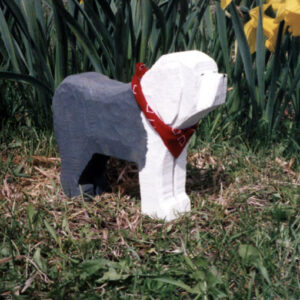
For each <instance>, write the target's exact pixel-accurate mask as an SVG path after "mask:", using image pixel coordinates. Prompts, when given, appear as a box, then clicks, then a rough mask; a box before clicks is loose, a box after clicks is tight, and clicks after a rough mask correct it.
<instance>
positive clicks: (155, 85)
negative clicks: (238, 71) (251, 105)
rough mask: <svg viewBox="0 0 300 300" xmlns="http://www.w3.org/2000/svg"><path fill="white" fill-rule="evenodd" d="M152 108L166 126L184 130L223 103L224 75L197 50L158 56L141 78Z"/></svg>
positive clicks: (224, 93)
mask: <svg viewBox="0 0 300 300" xmlns="http://www.w3.org/2000/svg"><path fill="white" fill-rule="evenodd" d="M141 85H142V89H143V93H144V95H145V98H146V100H147V102H148V103H149V105H150V106H151V108H152V109H153V110H154V111H155V112H156V113H157V114H158V116H159V117H160V118H161V119H162V120H163V121H164V122H165V123H166V124H168V125H171V126H172V127H175V128H180V129H181V128H187V127H190V126H192V125H194V124H195V123H196V122H198V121H199V120H200V119H201V118H203V117H204V116H205V115H206V114H207V113H209V112H210V111H212V110H213V109H215V108H216V107H217V106H218V105H220V104H222V103H224V102H225V99H226V87H227V76H226V75H225V74H219V73H218V67H217V64H216V62H215V61H214V60H213V59H212V58H211V57H209V56H208V55H206V54H204V53H202V52H200V51H196V50H193V51H185V52H176V53H172V54H166V55H163V56H161V57H160V58H159V59H158V61H157V62H156V63H155V64H154V65H153V66H152V68H151V69H150V70H149V71H148V72H147V73H146V74H145V75H144V76H143V78H142V82H141Z"/></svg>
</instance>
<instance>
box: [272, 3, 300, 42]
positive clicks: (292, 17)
mask: <svg viewBox="0 0 300 300" xmlns="http://www.w3.org/2000/svg"><path fill="white" fill-rule="evenodd" d="M268 3H270V4H272V8H273V9H274V10H275V11H276V22H277V23H280V22H281V21H285V25H286V27H288V30H289V32H290V33H291V34H292V35H293V36H300V0H268Z"/></svg>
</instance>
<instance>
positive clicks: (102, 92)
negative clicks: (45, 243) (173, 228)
mask: <svg viewBox="0 0 300 300" xmlns="http://www.w3.org/2000/svg"><path fill="white" fill-rule="evenodd" d="M53 115H54V130H55V136H56V139H57V143H58V147H59V152H60V155H61V184H62V187H63V190H64V192H65V193H66V194H67V195H68V196H69V197H73V196H77V195H79V194H80V190H79V184H81V185H82V190H83V192H85V193H89V194H101V192H103V190H104V188H105V179H104V170H105V164H106V160H107V157H108V156H113V157H116V158H120V159H124V160H127V161H132V162H136V163H137V164H138V166H139V167H140V168H143V166H144V164H145V153H146V152H147V144H146V142H147V141H146V131H145V128H144V126H143V124H142V118H141V110H140V108H139V107H138V105H137V103H136V100H135V98H134V96H133V94H132V91H131V86H130V84H128V83H127V84H125V83H121V82H119V81H115V80H111V79H109V78H108V77H106V76H104V75H102V74H99V73H95V72H90V73H82V74H78V75H72V76H69V77H67V78H66V79H65V80H64V81H63V82H62V84H61V85H60V86H59V87H58V89H57V90H56V92H55V95H54V99H53ZM89 161H90V163H89Z"/></svg>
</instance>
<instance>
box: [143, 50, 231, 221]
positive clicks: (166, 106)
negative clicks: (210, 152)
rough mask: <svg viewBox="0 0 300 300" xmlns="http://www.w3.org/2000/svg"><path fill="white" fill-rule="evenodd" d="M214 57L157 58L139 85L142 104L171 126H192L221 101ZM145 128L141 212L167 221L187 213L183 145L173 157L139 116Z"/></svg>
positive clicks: (221, 81)
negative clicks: (145, 101) (141, 91)
mask: <svg viewBox="0 0 300 300" xmlns="http://www.w3.org/2000/svg"><path fill="white" fill-rule="evenodd" d="M217 72H218V69H217V65H216V63H215V61H214V60H213V59H212V58H210V57H209V56H208V55H206V54H204V53H202V52H199V51H186V52H178V53H173V54H168V55H164V56H162V57H161V58H160V59H159V60H158V61H157V62H156V63H155V64H154V65H153V66H152V68H151V69H150V70H149V71H148V72H147V73H146V74H145V75H144V77H143V78H142V81H141V84H142V89H143V93H144V95H145V98H146V100H147V102H148V103H149V104H150V106H151V107H152V109H153V110H154V111H155V112H156V113H157V114H158V115H159V117H160V118H161V119H162V120H163V121H164V122H165V123H166V124H168V125H170V126H172V127H174V128H180V129H182V128H187V127H190V126H192V125H194V124H195V123H196V122H198V121H199V120H200V119H201V118H203V117H204V116H205V115H206V114H207V113H209V112H210V111H212V110H213V109H215V108H216V107H217V106H219V105H220V104H222V103H224V102H225V98H226V87H227V77H226V75H224V74H219V73H217ZM142 120H143V124H144V126H145V129H146V132H147V148H148V151H147V153H146V164H145V166H144V168H142V169H140V170H139V181H140V190H141V199H142V205H141V206H142V213H143V214H146V215H149V216H151V217H156V218H162V219H165V220H167V221H169V220H173V219H175V218H176V217H177V216H178V215H179V214H181V213H185V212H189V211H190V209H191V204H190V199H189V197H188V195H187V194H186V191H185V183H186V155H187V148H188V146H187V145H186V147H185V149H184V150H183V152H182V153H181V155H180V156H179V157H178V158H177V159H175V158H174V157H173V156H172V155H171V154H170V152H169V151H168V149H167V148H166V147H165V146H164V144H163V142H162V140H161V138H160V137H159V135H158V133H157V132H156V131H155V130H154V129H153V128H152V126H151V125H150V123H149V122H148V120H147V119H146V118H145V117H144V116H142Z"/></svg>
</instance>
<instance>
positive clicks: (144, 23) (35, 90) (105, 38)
mask: <svg viewBox="0 0 300 300" xmlns="http://www.w3.org/2000/svg"><path fill="white" fill-rule="evenodd" d="M237 4H239V7H237V6H236V5H237ZM255 4H257V5H258V4H259V5H262V4H263V1H244V0H242V1H233V2H232V3H231V4H230V5H229V7H228V9H227V10H226V11H223V10H222V9H221V8H220V4H219V1H209V0H205V1H200V0H194V1H185V0H145V1H139V0H130V1H129V0H125V1H120V0H105V1H102V0H101V1H100V0H85V1H83V4H80V3H79V1H78V0H67V1H63V0H20V1H19V0H3V1H2V2H1V4H0V24H1V33H0V35H1V38H0V84H1V86H2V88H1V90H2V91H3V90H4V89H6V87H7V86H8V85H7V83H5V82H7V80H12V81H14V82H18V89H17V91H18V92H19V93H20V94H19V97H17V98H20V97H24V101H23V102H22V105H21V106H20V105H19V104H18V103H19V102H18V101H17V100H16V97H14V94H16V92H14V93H12V94H8V93H7V91H6V92H5V96H2V101H4V100H3V97H5V98H6V99H5V106H4V107H5V108H4V109H2V111H1V115H2V120H8V119H10V120H11V119H15V115H16V114H17V115H20V114H23V115H24V114H25V113H24V110H26V120H27V123H30V124H35V125H39V126H42V127H45V126H48V128H49V125H50V124H51V119H52V114H51V102H52V96H53V93H54V91H55V88H56V87H57V86H58V84H59V83H60V82H61V81H62V80H63V79H64V78H65V77H66V76H67V75H69V74H73V73H79V72H84V71H92V70H93V71H98V72H102V73H104V74H106V75H108V76H109V77H111V78H115V79H118V80H121V81H124V82H128V81H129V80H130V79H131V76H132V74H133V73H134V71H135V64H136V63H137V62H138V61H143V62H145V63H146V64H148V66H149V67H151V65H152V64H153V63H154V62H155V61H156V60H157V59H158V57H160V56H161V55H162V54H164V53H168V52H174V51H182V50H189V49H198V50H201V51H203V52H205V53H207V54H209V55H210V56H212V57H213V58H214V59H215V60H216V61H217V64H218V66H219V68H220V70H221V72H226V73H227V74H228V81H229V91H228V97H227V103H226V105H224V106H223V107H221V108H219V109H218V110H216V111H214V112H213V113H211V114H210V115H209V116H207V117H206V118H205V119H204V120H201V122H200V129H199V131H198V136H200V137H201V138H202V139H204V140H221V139H223V140H224V139H228V138H231V137H232V136H239V137H240V139H241V140H242V141H244V142H245V141H246V142H249V141H250V143H251V144H252V145H253V147H254V148H255V147H259V146H260V145H262V144H265V143H269V142H272V141H276V140H277V141H279V140H283V139H285V140H286V141H287V143H286V145H287V147H286V149H287V151H291V152H295V151H299V150H300V147H299V144H300V143H299V141H300V83H299V82H300V56H299V53H300V51H299V50H300V49H299V47H300V43H299V37H296V38H295V37H292V36H291V35H289V34H287V33H284V32H283V28H284V27H283V25H284V24H281V27H280V30H279V34H278V36H280V37H281V36H282V38H278V39H277V43H276V47H275V48H276V49H275V52H274V53H271V52H269V51H268V50H267V49H266V48H265V46H264V42H265V37H264V33H263V29H262V17H261V12H260V16H259V17H258V23H257V38H256V44H257V47H256V53H255V54H250V50H249V45H248V42H247V39H246V36H245V32H244V28H243V25H244V24H243V22H245V21H247V20H248V19H249V16H248V14H249V10H250V9H251V8H253V7H254V6H255ZM269 13H272V12H269ZM3 80H5V81H3ZM28 85H29V86H30V88H28ZM26 86H27V87H26ZM7 90H8V91H11V89H9V88H7ZM15 102H17V104H15ZM16 107H18V108H20V110H16V109H15V108H16ZM21 107H22V109H21ZM196 144H197V142H196Z"/></svg>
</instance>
